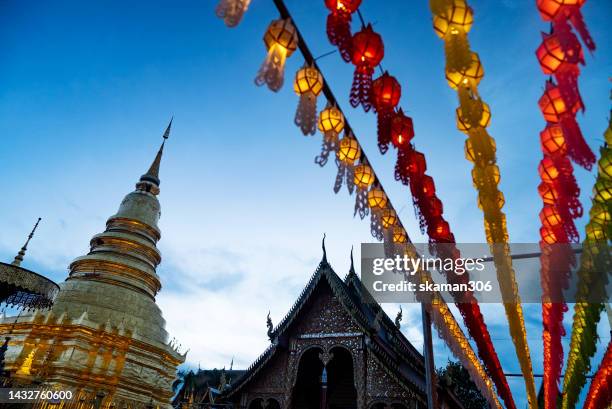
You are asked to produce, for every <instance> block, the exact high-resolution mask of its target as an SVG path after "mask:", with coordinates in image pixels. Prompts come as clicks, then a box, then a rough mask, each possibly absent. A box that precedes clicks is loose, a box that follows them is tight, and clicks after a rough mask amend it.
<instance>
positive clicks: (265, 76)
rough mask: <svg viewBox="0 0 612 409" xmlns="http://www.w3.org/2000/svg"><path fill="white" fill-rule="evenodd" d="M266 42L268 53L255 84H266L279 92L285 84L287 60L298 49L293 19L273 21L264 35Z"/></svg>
mask: <svg viewBox="0 0 612 409" xmlns="http://www.w3.org/2000/svg"><path fill="white" fill-rule="evenodd" d="M264 43H265V44H266V48H267V50H268V55H267V56H266V59H265V60H264V62H263V64H262V65H261V68H260V69H259V72H258V73H257V76H256V77H255V84H256V85H257V86H262V85H264V84H266V85H267V86H268V88H270V89H271V90H272V91H274V92H277V91H278V90H279V89H281V87H282V86H283V82H284V71H285V61H286V59H287V57H289V56H290V55H291V54H293V52H294V51H295V50H296V49H297V44H298V37H297V31H296V30H295V27H294V26H293V24H292V23H291V20H289V19H279V20H274V21H272V23H270V25H269V26H268V30H267V31H266V34H265V35H264Z"/></svg>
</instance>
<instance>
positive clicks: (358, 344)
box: [175, 256, 462, 409]
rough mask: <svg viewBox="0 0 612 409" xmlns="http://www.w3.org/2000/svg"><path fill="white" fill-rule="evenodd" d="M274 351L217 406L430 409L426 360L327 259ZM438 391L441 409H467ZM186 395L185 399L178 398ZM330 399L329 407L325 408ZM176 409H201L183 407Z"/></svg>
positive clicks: (277, 334) (280, 330)
mask: <svg viewBox="0 0 612 409" xmlns="http://www.w3.org/2000/svg"><path fill="white" fill-rule="evenodd" d="M269 335H270V338H271V344H270V346H269V347H268V349H267V350H266V351H265V352H264V353H263V354H262V355H261V356H260V357H259V358H258V359H257V360H256V361H255V362H254V363H253V364H252V365H251V366H250V367H249V368H248V370H247V371H246V372H245V373H244V375H243V376H241V377H240V378H239V379H237V380H236V381H235V382H234V383H233V384H232V385H228V387H227V388H226V389H225V390H224V391H223V393H222V394H221V396H220V397H219V399H216V402H215V404H214V405H211V404H210V403H209V404H201V405H200V406H201V407H205V408H206V407H211V408H216V407H219V408H221V407H232V408H234V409H285V408H287V409H289V408H293V409H315V408H316V409H319V408H321V407H325V408H328V409H336V408H338V409H340V408H344V409H349V408H355V409H371V408H372V409H416V408H425V407H426V406H427V399H426V396H425V372H424V371H425V369H424V363H423V357H422V355H421V354H420V353H419V352H418V351H417V350H416V349H415V348H414V347H413V346H412V345H411V344H410V342H408V340H407V339H406V338H405V337H404V336H403V334H402V333H401V331H400V330H399V329H398V327H397V326H396V325H395V323H394V322H393V321H392V320H391V319H390V318H389V317H388V316H387V315H386V314H385V313H384V312H383V310H382V308H381V307H380V305H379V304H378V303H376V302H375V301H374V299H373V298H372V297H371V295H370V294H369V293H367V291H366V290H365V289H364V287H363V286H362V284H361V282H360V280H359V278H358V277H357V275H356V274H355V272H354V270H353V268H352V267H351V271H350V272H349V274H348V275H347V276H346V278H345V280H342V279H340V278H339V277H338V275H337V274H336V273H335V272H334V271H333V269H332V268H331V266H330V265H329V264H328V263H327V260H326V258H325V256H324V258H323V260H322V261H321V263H320V264H319V266H318V268H317V270H316V271H315V273H314V275H313V276H312V277H311V279H310V281H309V283H308V285H307V286H306V288H305V289H304V290H303V292H302V293H301V295H300V296H299V298H298V300H297V301H296V303H295V304H294V305H293V307H292V308H291V310H290V311H289V313H288V314H287V316H286V317H285V318H284V319H283V320H282V321H281V322H280V324H279V325H278V326H277V327H276V328H275V329H273V330H271V331H270V333H269ZM438 390H439V393H438V394H439V397H440V400H441V405H440V406H441V408H457V409H461V408H462V405H461V404H460V403H459V402H458V401H457V399H456V398H455V397H454V395H452V393H450V392H448V391H446V390H442V389H441V388H438ZM179 396H180V394H179ZM322 400H323V401H322ZM175 406H183V407H184V408H185V407H194V406H197V405H194V402H193V401H192V402H191V404H185V403H183V404H181V402H180V399H179V400H178V401H175Z"/></svg>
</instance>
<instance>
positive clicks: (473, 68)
mask: <svg viewBox="0 0 612 409" xmlns="http://www.w3.org/2000/svg"><path fill="white" fill-rule="evenodd" d="M483 77H484V68H483V66H482V64H481V63H480V57H479V56H478V54H477V53H474V52H472V53H470V64H469V65H468V66H467V67H465V68H463V69H461V70H457V71H449V70H448V69H447V70H446V81H447V82H448V85H449V86H450V87H451V88H452V89H455V90H456V89H458V88H459V86H460V85H463V86H466V87H469V88H471V89H474V88H475V87H476V86H477V85H478V84H479V83H480V80H482V78H483Z"/></svg>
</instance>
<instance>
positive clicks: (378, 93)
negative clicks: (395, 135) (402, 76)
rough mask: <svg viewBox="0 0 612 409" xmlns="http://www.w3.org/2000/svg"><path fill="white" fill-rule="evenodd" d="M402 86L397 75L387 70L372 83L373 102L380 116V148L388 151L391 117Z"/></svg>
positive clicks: (378, 116) (383, 151) (382, 150)
mask: <svg viewBox="0 0 612 409" xmlns="http://www.w3.org/2000/svg"><path fill="white" fill-rule="evenodd" d="M401 95H402V88H401V86H400V84H399V83H398V82H397V80H396V79H395V77H393V76H391V75H389V73H388V72H385V73H384V74H383V75H381V76H380V77H378V78H376V79H375V80H374V82H373V83H372V104H373V106H374V109H375V110H376V113H377V118H378V149H380V152H381V153H383V154H384V153H385V152H387V149H388V146H387V145H388V144H389V142H391V134H390V132H391V118H392V117H393V110H394V109H395V107H396V105H397V103H398V102H399V99H400V97H401Z"/></svg>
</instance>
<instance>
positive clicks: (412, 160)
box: [395, 145, 427, 185]
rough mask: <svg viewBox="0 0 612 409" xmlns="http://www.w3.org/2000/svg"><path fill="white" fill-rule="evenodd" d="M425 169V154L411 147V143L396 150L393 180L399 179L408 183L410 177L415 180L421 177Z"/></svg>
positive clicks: (405, 183)
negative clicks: (404, 147)
mask: <svg viewBox="0 0 612 409" xmlns="http://www.w3.org/2000/svg"><path fill="white" fill-rule="evenodd" d="M426 170H427V164H426V162H425V155H423V154H422V153H420V152H417V151H415V150H414V149H412V148H411V145H406V149H400V150H398V152H397V162H396V164H395V180H400V181H401V182H402V183H403V184H404V185H408V184H410V181H411V179H415V181H417V180H419V179H420V178H421V177H423V175H424V174H425V171H426Z"/></svg>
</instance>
